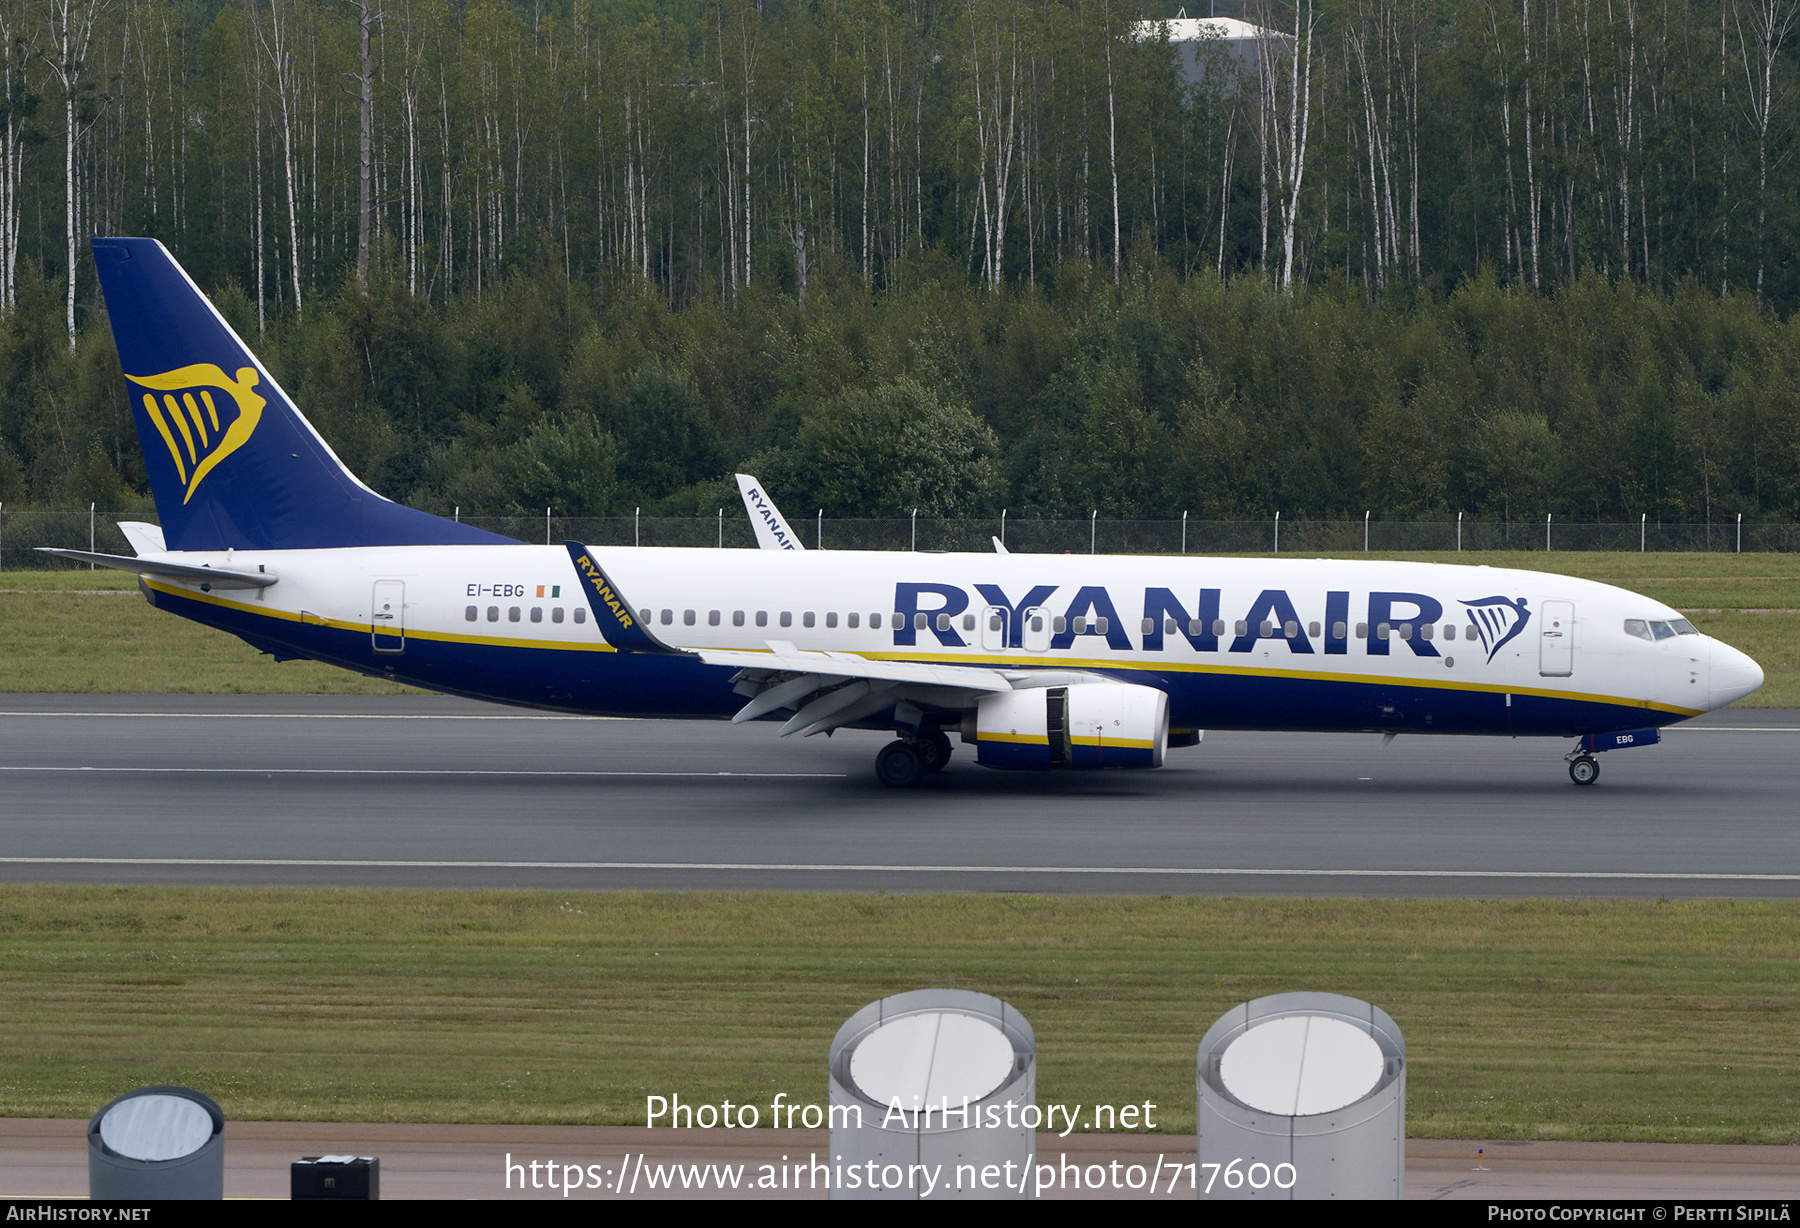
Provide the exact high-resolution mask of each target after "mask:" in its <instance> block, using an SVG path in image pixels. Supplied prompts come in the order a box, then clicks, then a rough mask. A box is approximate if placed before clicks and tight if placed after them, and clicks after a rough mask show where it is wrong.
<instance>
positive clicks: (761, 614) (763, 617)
mask: <svg viewBox="0 0 1800 1228" xmlns="http://www.w3.org/2000/svg"><path fill="white" fill-rule="evenodd" d="M756 625H757V626H759V627H766V626H768V625H769V612H768V611H767V610H758V611H757V612H756Z"/></svg>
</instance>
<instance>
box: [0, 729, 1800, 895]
mask: <svg viewBox="0 0 1800 1228" xmlns="http://www.w3.org/2000/svg"><path fill="white" fill-rule="evenodd" d="M881 744H882V738H881V737H880V735H875V734H858V733H854V732H843V733H840V734H838V735H837V736H836V737H835V738H831V739H826V738H823V737H819V738H812V739H809V740H806V741H800V740H798V739H786V740H783V739H779V738H777V737H776V735H775V729H774V727H773V726H772V725H767V724H751V725H746V726H738V727H732V726H729V725H725V724H722V723H718V724H715V723H678V722H663V721H617V720H596V719H590V718H576V717H550V716H543V715H538V714H533V713H529V712H521V711H517V710H511V709H503V708H496V707H490V706H487V705H482V704H476V703H472V702H465V701H460V700H454V699H444V698H427V697H395V698H380V699H375V698H366V699H365V698H336V697H310V696H309V697H294V696H268V697H262V696H180V695H161V696H141V695H99V696H67V695H54V696H47V695H10V696H9V695H0V879H4V880H9V881H57V882H140V883H233V884H277V883H287V884H367V885H377V884H380V885H405V886H441V887H515V886H516V887H543V888H608V887H645V888H759V887H760V888H779V889H805V890H823V889H851V890H875V889H878V888H879V889H885V890H889V891H921V890H999V891H1032V892H1059V893H1083V892H1105V893H1142V894H1186V893H1205V894H1246V893H1251V894H1271V895H1272V894H1281V895H1291V894H1301V895H1380V896H1395V895H1410V896H1418V895H1426V896H1462V895H1469V896H1482V897H1495V896H1584V897H1593V896H1613V897H1651V898H1655V897H1671V898H1672V897H1680V896H1738V897H1792V896H1795V895H1800V841H1797V840H1796V839H1795V838H1794V825H1795V817H1796V810H1797V807H1796V805H1795V799H1796V798H1800V712H1790V711H1770V710H1760V711H1758V710H1745V711H1735V712H1734V711H1727V712H1722V713H1716V714H1713V715H1711V716H1708V717H1705V718H1701V719H1700V720H1699V721H1696V722H1692V723H1690V724H1688V725H1686V726H1683V727H1678V728H1676V729H1674V730H1671V731H1669V732H1668V733H1667V734H1666V735H1665V739H1664V741H1663V743H1662V745H1660V746H1657V747H1649V748H1643V749H1639V750H1630V751H1614V752H1611V753H1609V754H1607V755H1605V756H1603V757H1602V760H1601V762H1602V767H1603V771H1602V774H1601V780H1600V783H1599V785H1598V786H1596V787H1593V788H1577V787H1575V786H1574V785H1572V784H1570V783H1569V779H1568V776H1567V773H1566V770H1565V766H1564V764H1563V762H1562V755H1563V753H1564V751H1565V750H1567V749H1568V747H1567V746H1566V745H1565V744H1564V742H1563V741H1561V740H1528V739H1521V740H1517V741H1514V740H1510V739H1480V738H1425V737H1400V738H1397V739H1395V740H1394V741H1393V742H1392V744H1391V745H1387V746H1385V747H1384V746H1383V744H1382V739H1381V738H1380V737H1379V736H1378V735H1375V734H1333V735H1300V734H1279V735H1276V734H1250V733H1213V734H1209V735H1208V736H1207V738H1206V740H1205V742H1204V744H1203V745H1201V746H1199V747H1196V748H1192V749H1183V750H1174V751H1171V752H1169V763H1170V766H1169V767H1166V768H1164V769H1162V770H1161V771H1155V772H1105V773H1084V774H1055V775H1049V774H1046V775H1034V774H1015V773H1001V772H992V771H988V770H985V769H982V768H978V767H976V766H974V764H973V762H972V756H971V751H972V748H967V747H961V746H959V747H958V748H957V756H956V759H955V761H953V763H952V765H951V767H950V768H949V769H948V770H946V771H945V772H944V773H943V774H941V775H939V776H936V777H933V778H930V779H928V780H927V781H926V782H925V783H924V784H923V785H922V786H921V787H919V788H917V789H914V790H910V791H902V792H895V791H890V790H887V789H883V788H881V787H880V786H879V785H878V784H877V783H876V782H875V779H874V775H873V771H872V766H871V765H872V762H873V757H874V753H875V751H876V750H877V749H878V748H879V747H880V746H881Z"/></svg>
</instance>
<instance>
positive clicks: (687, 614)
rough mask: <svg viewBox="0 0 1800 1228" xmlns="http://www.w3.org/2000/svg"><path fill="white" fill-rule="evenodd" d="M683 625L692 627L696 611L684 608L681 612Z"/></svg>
mask: <svg viewBox="0 0 1800 1228" xmlns="http://www.w3.org/2000/svg"><path fill="white" fill-rule="evenodd" d="M681 625H682V626H684V627H691V626H693V625H694V612H693V611H692V610H683V611H682V612H681Z"/></svg>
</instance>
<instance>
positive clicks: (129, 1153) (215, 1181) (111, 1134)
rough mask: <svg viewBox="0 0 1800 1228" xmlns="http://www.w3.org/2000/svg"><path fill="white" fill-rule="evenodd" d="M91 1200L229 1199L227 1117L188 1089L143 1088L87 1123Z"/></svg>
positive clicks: (111, 1105) (217, 1107) (123, 1097)
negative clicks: (226, 1139) (226, 1174)
mask: <svg viewBox="0 0 1800 1228" xmlns="http://www.w3.org/2000/svg"><path fill="white" fill-rule="evenodd" d="M88 1197H89V1198H107V1199H119V1200H126V1201H137V1200H140V1199H146V1198H184V1199H199V1198H223V1197H225V1114H224V1113H223V1112H221V1111H220V1109H219V1106H218V1105H216V1104H214V1103H213V1102H212V1100H211V1098H209V1097H207V1096H203V1095H201V1094H200V1093H199V1092H197V1091H193V1090H191V1089H189V1088H186V1087H144V1088H139V1089H138V1090H137V1091H135V1092H131V1093H129V1094H127V1095H124V1096H120V1097H119V1098H118V1099H117V1100H114V1101H113V1102H112V1103H110V1104H108V1105H107V1106H106V1107H105V1108H103V1109H101V1110H100V1111H99V1112H98V1113H95V1114H94V1116H93V1119H92V1120H91V1121H89V1122H88Z"/></svg>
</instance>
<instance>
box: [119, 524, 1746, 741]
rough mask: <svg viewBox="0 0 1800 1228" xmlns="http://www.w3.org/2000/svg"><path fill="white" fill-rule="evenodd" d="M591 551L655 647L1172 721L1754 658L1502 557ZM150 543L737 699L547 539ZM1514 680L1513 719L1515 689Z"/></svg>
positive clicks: (377, 637) (1694, 690) (467, 649)
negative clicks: (677, 654) (1042, 690)
mask: <svg viewBox="0 0 1800 1228" xmlns="http://www.w3.org/2000/svg"><path fill="white" fill-rule="evenodd" d="M592 554H593V557H594V558H595V559H596V560H598V561H599V563H600V564H601V566H602V567H604V568H605V570H606V572H607V574H608V575H609V576H610V577H611V578H612V580H613V582H614V583H615V584H616V585H617V587H618V590H619V592H620V594H621V595H622V596H624V598H625V599H626V601H627V602H628V603H629V604H630V606H631V607H632V608H633V609H634V611H636V612H637V613H638V615H639V616H640V617H641V618H642V620H643V621H644V623H645V624H646V625H647V626H648V627H649V629H650V630H652V631H653V632H654V634H655V635H656V636H657V637H658V638H660V639H661V640H662V641H664V642H665V643H667V644H669V645H671V646H674V647H678V648H685V649H702V648H719V649H734V650H740V651H744V650H747V651H757V650H768V649H769V647H770V646H771V644H775V645H792V646H794V647H795V648H798V649H800V650H802V651H820V652H835V653H849V654H856V655H858V656H861V657H864V658H868V659H871V660H908V661H930V662H948V663H955V664H960V665H970V666H985V667H991V668H996V669H1006V670H1030V669H1056V670H1082V671H1091V672H1094V673H1098V674H1104V675H1108V676H1113V677H1116V678H1119V679H1122V680H1128V681H1133V682H1141V683H1144V684H1146V685H1151V686H1157V687H1160V688H1162V689H1164V690H1166V691H1168V693H1169V695H1170V703H1171V711H1170V719H1171V721H1172V722H1173V723H1174V724H1175V725H1177V726H1181V727H1192V726H1199V727H1211V728H1309V729H1369V728H1400V729H1406V730H1411V731H1419V732H1430V731H1439V732H1493V733H1506V732H1511V733H1520V734H1524V733H1563V732H1569V731H1571V730H1576V729H1578V728H1579V727H1584V726H1587V725H1594V726H1596V727H1608V728H1625V727H1628V726H1629V725H1630V723H1631V721H1632V720H1633V719H1637V717H1635V716H1634V715H1633V713H1636V714H1638V715H1639V716H1641V720H1639V723H1640V724H1643V725H1646V726H1653V725H1660V724H1667V723H1669V722H1671V721H1674V720H1680V719H1683V718H1685V717H1688V716H1693V715H1696V714H1698V713H1700V712H1704V711H1707V710H1709V709H1711V708H1715V707H1719V706H1722V705H1723V704H1727V703H1730V702H1732V701H1733V700H1735V699H1737V698H1740V697H1741V696H1743V695H1745V694H1748V693H1749V692H1750V691H1752V690H1754V689H1755V688H1756V687H1757V686H1759V685H1760V684H1761V681H1762V673H1761V670H1760V669H1759V668H1758V667H1757V666H1756V664H1755V663H1754V662H1753V661H1751V660H1750V659H1749V658H1748V657H1746V656H1744V654H1742V653H1740V652H1738V651H1736V650H1735V649H1732V648H1730V647H1728V646H1726V645H1724V644H1721V643H1719V642H1717V641H1715V640H1713V639H1711V638H1710V637H1708V636H1705V635H1701V634H1698V633H1695V632H1692V631H1691V630H1689V629H1687V624H1686V623H1685V622H1684V621H1683V620H1682V618H1681V616H1680V614H1679V613H1678V612H1676V611H1675V610H1672V609H1670V608H1669V607H1667V606H1665V605H1663V604H1662V603H1660V602H1657V601H1654V600H1651V599H1649V598H1646V597H1642V596H1639V595H1637V594H1634V593H1631V592H1627V591H1625V590H1623V589H1619V588H1615V587H1612V586H1610V585H1605V584H1599V583H1596V582H1593V581H1589V580H1579V579H1573V578H1570V577H1566V576H1558V575H1553V574H1548V573H1543V572H1533V571H1521V570H1515V569H1511V568H1493V567H1465V566H1456V565H1448V564H1431V563H1401V562H1363V561H1341V560H1330V559H1249V558H1196V557H1154V556H1086V557H1083V556H1069V555H1030V554H1010V555H1001V554H917V553H890V552H865V551H808V552H805V553H797V552H784V551H764V550H705V549H663V548H648V549H632V548H594V549H593V550H592ZM152 557H165V558H171V559H173V558H177V557H179V558H180V560H181V561H183V562H186V563H189V564H194V563H202V564H208V563H209V564H211V565H213V566H216V567H219V568H229V569H231V570H234V571H245V570H257V569H258V568H261V569H263V570H265V571H266V572H268V573H270V574H273V575H276V576H278V577H279V580H278V582H277V583H275V584H273V585H271V586H270V587H268V588H265V589H261V590H255V591H252V590H232V591H223V590H220V591H213V592H202V591H201V586H200V585H198V584H189V583H181V582H175V581H170V580H152V581H148V582H147V589H148V590H149V592H150V594H151V596H152V600H155V601H156V602H157V604H158V605H159V606H164V607H166V608H171V609H174V610H175V611H176V612H178V613H182V614H184V615H186V616H188V617H192V618H196V619H198V620H200V621H204V622H207V623H210V624H212V625H215V626H220V627H223V628H225V629H227V630H230V631H233V632H235V633H237V634H240V635H243V636H244V637H245V638H246V639H249V640H250V641H251V642H253V643H256V644H258V645H259V646H262V647H265V648H267V649H269V650H272V651H276V652H278V653H280V654H281V655H292V656H307V657H315V658H317V659H321V660H326V661H329V662H331V663H334V664H339V665H343V666H345V667H348V668H353V669H360V670H363V671H365V672H370V673H378V674H381V675H384V676H390V677H394V678H396V679H400V680H404V681H409V682H413V683H416V684H418V685H422V686H426V687H431V688H433V689H438V690H443V691H448V692H452V693H457V694H465V695H473V696H479V697H482V698H487V699H493V700H497V701H500V702H507V703H524V704H533V705H537V706H544V707H555V708H564V709H569V710H577V711H595V712H606V713H612V714H622V715H627V714H645V715H671V716H696V717H704V716H716V717H723V716H729V715H730V714H731V712H732V711H733V710H734V709H735V706H736V705H737V704H738V703H741V699H734V698H733V696H732V694H731V691H730V688H729V685H728V683H729V680H730V676H731V671H729V670H717V669H714V670H710V671H707V670H706V669H705V667H691V666H687V665H686V662H685V661H684V662H683V664H684V667H685V668H684V669H682V670H676V669H675V668H674V666H672V665H667V664H666V662H667V661H669V659H667V658H664V659H661V660H662V661H663V662H665V665H664V666H663V668H662V669H661V671H660V672H659V670H658V669H657V668H653V667H652V665H653V663H652V662H650V661H644V660H639V661H636V662H633V663H632V667H631V668H630V669H623V668H622V665H623V663H609V662H606V661H603V660H602V659H601V658H604V657H614V656H630V655H632V654H614V653H613V650H612V649H611V647H610V646H609V645H608V644H607V642H606V641H605V639H604V638H603V637H602V635H601V632H600V629H599V626H598V625H597V623H596V621H595V619H594V617H593V614H592V613H591V612H589V610H588V607H587V597H586V594H585V591H584V589H583V587H582V585H581V584H580V582H579V578H578V576H577V574H576V572H575V569H574V567H573V565H572V564H571V561H570V556H569V553H568V551H567V550H566V549H565V548H564V547H562V546H525V545H519V546H406V547H377V548H358V549H335V550H333V549H326V550H293V551H237V552H233V553H231V554H230V555H226V554H223V553H220V554H204V555H202V554H194V553H183V554H181V555H179V556H176V555H164V556H152ZM384 606H385V607H386V611H385V613H384V610H383V607H384ZM578 611H579V614H578ZM578 618H579V621H578ZM1521 623H1522V624H1523V625H1522V626H1521V625H1519V624H1521ZM897 624H898V625H897ZM1509 631H1510V632H1513V633H1512V634H1510V635H1509V634H1508V632H1509ZM1659 637H1660V638H1659ZM696 670H698V671H699V672H696ZM577 676H578V677H577ZM559 682H562V683H567V685H560V684H559ZM577 683H579V685H578V684H577ZM1527 700H1530V701H1532V704H1531V715H1530V717H1529V719H1527V718H1526V717H1525V714H1524V713H1523V712H1513V711H1512V709H1513V708H1514V707H1515V705H1521V704H1523V703H1524V701H1527ZM1545 701H1550V702H1548V703H1546V702H1545Z"/></svg>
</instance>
